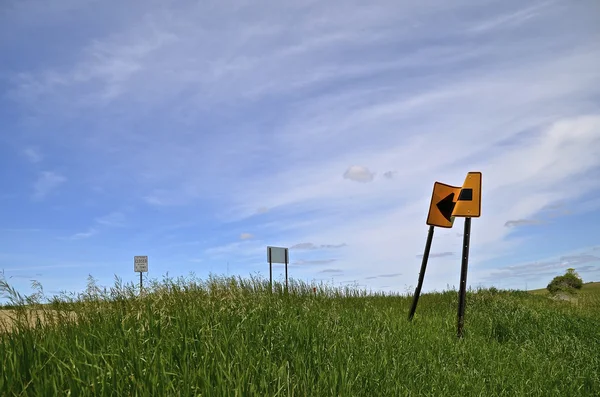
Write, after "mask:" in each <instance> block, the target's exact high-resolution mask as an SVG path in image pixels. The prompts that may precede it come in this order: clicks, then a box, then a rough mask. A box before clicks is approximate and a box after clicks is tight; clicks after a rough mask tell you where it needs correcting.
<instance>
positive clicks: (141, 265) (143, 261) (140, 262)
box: [133, 256, 148, 272]
mask: <svg viewBox="0 0 600 397" xmlns="http://www.w3.org/2000/svg"><path fill="white" fill-rule="evenodd" d="M133 271H134V272H148V257H147V256H134V257H133Z"/></svg>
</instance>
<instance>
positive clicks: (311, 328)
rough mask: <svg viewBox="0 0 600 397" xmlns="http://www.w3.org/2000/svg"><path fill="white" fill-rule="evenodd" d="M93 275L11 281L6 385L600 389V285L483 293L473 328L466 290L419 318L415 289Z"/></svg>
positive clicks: (430, 304)
mask: <svg viewBox="0 0 600 397" xmlns="http://www.w3.org/2000/svg"><path fill="white" fill-rule="evenodd" d="M91 287H92V288H90V291H89V292H88V293H86V294H83V295H81V296H78V297H75V298H67V297H63V298H62V299H55V301H54V302H53V303H50V304H48V305H39V304H35V301H36V300H39V298H40V296H39V295H38V296H37V297H35V299H33V298H30V299H26V298H20V297H18V296H17V294H16V292H14V290H13V291H11V290H10V287H9V286H7V285H4V286H3V288H4V290H5V292H7V291H8V293H9V294H12V297H13V301H14V302H15V303H19V304H20V305H18V306H17V307H13V308H11V310H12V312H10V315H11V317H12V319H11V320H10V321H11V326H10V330H5V331H4V332H3V333H0V360H1V361H2V363H1V365H2V371H1V372H0V395H2V396H13V395H14V396H17V395H39V396H52V395H69V394H70V395H98V396H104V395H106V396H109V395H110V396H128V395H138V396H141V395H144V396H146V395H147V396H150V395H152V396H171V395H172V396H249V395H252V396H598V395H600V288H598V286H597V285H586V286H585V287H584V289H583V290H582V291H581V293H580V295H579V297H578V298H577V300H574V301H556V300H552V299H549V298H548V297H545V296H543V295H539V294H535V293H527V292H520V291H497V290H495V289H491V290H478V291H470V292H469V293H468V295H467V308H466V322H465V337H464V338H463V339H458V338H457V337H456V310H457V303H458V299H457V298H458V297H457V292H456V291H446V292H441V293H432V294H425V295H423V296H422V297H421V299H420V300H419V307H418V308H417V314H416V316H415V318H414V319H413V321H412V322H408V321H407V315H408V309H409V306H410V303H411V299H412V297H410V296H385V295H369V294H367V293H366V292H365V291H359V290H355V289H352V288H346V289H334V288H332V287H328V286H326V285H320V286H318V288H317V292H316V293H314V292H313V289H312V286H309V285H307V284H304V283H302V282H295V281H293V280H292V282H291V285H290V291H289V294H285V293H284V291H283V288H282V285H281V284H279V283H276V284H275V286H274V287H275V291H274V292H273V293H272V294H271V293H270V292H269V288H268V281H264V280H260V279H248V280H246V279H236V278H211V279H209V280H205V281H201V280H194V279H179V280H176V281H172V280H163V281H161V282H153V283H152V285H150V286H149V288H148V289H147V291H146V293H145V294H144V296H142V297H139V296H136V291H135V287H134V286H133V285H127V286H122V285H121V284H120V282H119V281H118V280H117V281H116V282H115V287H113V288H111V289H110V290H109V291H106V292H102V293H101V292H100V291H98V290H97V289H94V288H93V287H94V286H93V285H92V286H91ZM32 309H36V310H41V311H42V312H44V311H46V312H49V313H51V314H49V315H46V316H44V318H41V319H40V320H39V321H36V320H35V319H34V320H32V319H31V315H32V313H39V312H33V311H32ZM50 311H51V312H50ZM6 313H7V312H5V314H6ZM34 316H35V315H34Z"/></svg>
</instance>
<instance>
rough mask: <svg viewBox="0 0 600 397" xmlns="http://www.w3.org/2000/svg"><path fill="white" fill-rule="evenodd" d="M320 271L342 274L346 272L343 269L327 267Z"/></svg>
mask: <svg viewBox="0 0 600 397" xmlns="http://www.w3.org/2000/svg"><path fill="white" fill-rule="evenodd" d="M319 273H335V274H342V273H344V271H343V270H342V269H325V270H321V271H320V272H319Z"/></svg>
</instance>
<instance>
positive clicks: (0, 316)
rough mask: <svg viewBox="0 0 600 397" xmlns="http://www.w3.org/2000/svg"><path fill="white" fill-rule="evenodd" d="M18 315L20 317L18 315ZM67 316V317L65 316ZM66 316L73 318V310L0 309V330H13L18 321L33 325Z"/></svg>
mask: <svg viewBox="0 0 600 397" xmlns="http://www.w3.org/2000/svg"><path fill="white" fill-rule="evenodd" d="M19 316H20V317H19ZM67 316H68V317H67ZM64 317H67V318H68V320H74V319H75V313H74V312H68V313H65V312H57V311H56V310H40V309H35V310H27V311H26V312H25V313H18V312H17V311H15V310H10V309H8V310H0V332H10V331H13V330H14V329H15V328H16V327H17V326H18V322H19V321H22V322H26V324H27V325H29V326H35V325H36V324H37V323H38V321H39V322H40V323H41V324H46V323H47V322H48V321H52V319H53V318H54V320H58V319H64Z"/></svg>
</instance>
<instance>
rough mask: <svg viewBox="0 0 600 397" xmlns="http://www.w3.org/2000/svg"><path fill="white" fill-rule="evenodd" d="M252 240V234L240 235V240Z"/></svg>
mask: <svg viewBox="0 0 600 397" xmlns="http://www.w3.org/2000/svg"><path fill="white" fill-rule="evenodd" d="M252 238H254V235H253V234H251V233H242V234H240V239H241V240H250V239H252Z"/></svg>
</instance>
